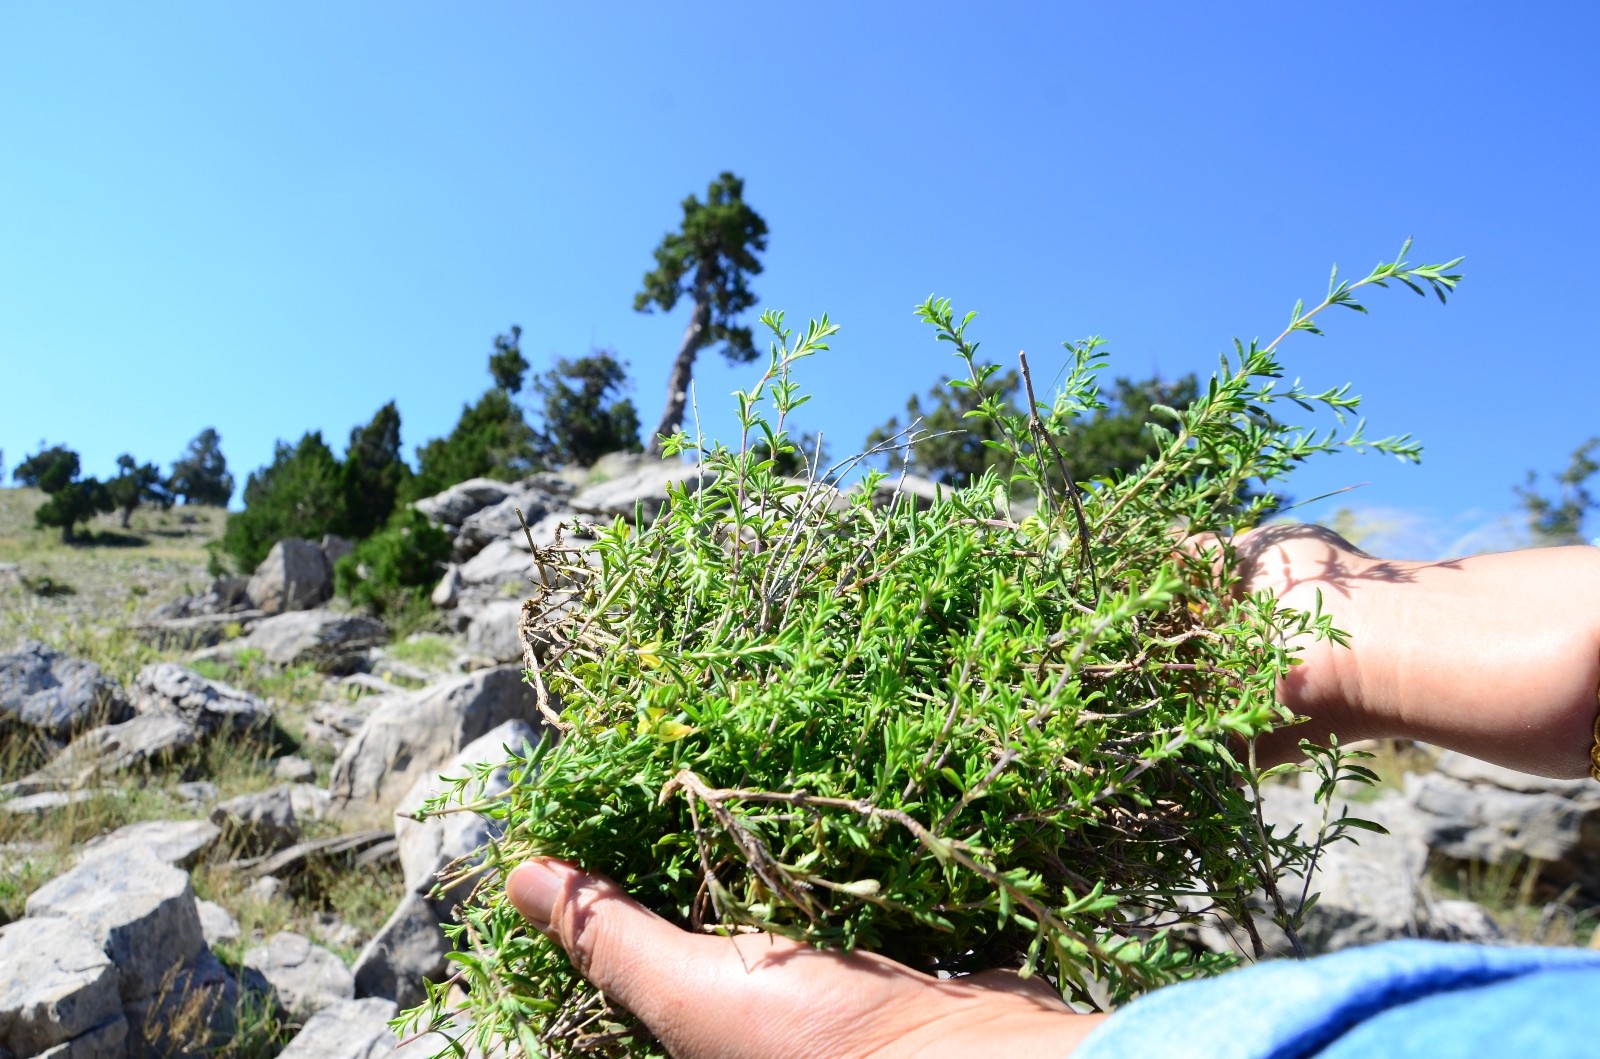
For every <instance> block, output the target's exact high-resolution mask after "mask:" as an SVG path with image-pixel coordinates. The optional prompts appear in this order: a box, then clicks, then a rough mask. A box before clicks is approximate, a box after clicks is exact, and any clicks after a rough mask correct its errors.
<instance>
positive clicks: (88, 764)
mask: <svg viewBox="0 0 1600 1059" xmlns="http://www.w3.org/2000/svg"><path fill="white" fill-rule="evenodd" d="M196 738H197V735H196V732H195V729H194V727H193V726H191V725H190V724H189V723H188V722H187V721H184V720H182V719H181V718H178V717H162V716H156V715H151V714H145V715H141V716H138V717H135V718H133V720H131V721H123V722H122V723H121V724H109V725H105V726H103V727H100V728H91V729H89V730H88V731H87V732H83V733H80V734H79V735H78V737H77V738H76V739H74V740H73V741H72V742H71V743H70V744H68V746H67V748H66V749H65V750H63V751H62V752H61V753H59V754H57V755H56V756H55V757H53V758H51V759H50V760H49V761H48V762H47V763H46V764H45V766H44V767H43V768H41V769H39V770H38V771H37V772H34V773H33V774H32V775H30V776H28V777H25V778H24V779H23V780H20V781H17V783H15V784H10V785H8V786H11V787H14V788H15V787H18V786H19V785H20V786H31V787H32V790H31V791H28V790H20V789H19V790H17V791H16V793H19V794H23V793H34V792H36V791H41V790H52V789H59V788H62V787H82V786H84V785H85V784H87V783H89V782H90V781H91V780H92V779H94V777H95V776H97V775H104V774H110V773H114V772H122V771H125V770H127V769H130V768H134V767H135V766H139V765H144V764H146V763H148V762H151V761H159V760H161V759H163V758H169V757H172V756H173V755H175V754H178V753H180V752H182V751H184V750H187V749H188V748H189V747H191V746H193V745H194V743H195V740H196Z"/></svg>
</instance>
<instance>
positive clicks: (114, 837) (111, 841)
mask: <svg viewBox="0 0 1600 1059" xmlns="http://www.w3.org/2000/svg"><path fill="white" fill-rule="evenodd" d="M221 835H222V829H221V828H219V827H218V826H217V825H216V824H213V823H210V822H209V821H206V820H145V821H141V822H140V823H136V824H127V825H126V826H123V827H119V828H117V829H116V830H115V831H113V832H111V833H110V834H109V835H101V836H100V837H98V838H93V839H90V840H89V841H88V842H87V843H85V844H84V847H83V857H84V858H86V859H87V858H89V857H112V858H122V857H126V856H127V855H128V851H129V850H130V849H133V848H135V847H137V848H139V849H142V850H145V851H147V852H149V853H150V854H151V855H152V856H154V857H155V858H156V859H157V860H159V861H161V863H163V864H171V865H172V866H173V867H176V868H182V869H183V870H185V871H188V870H189V869H191V868H193V867H194V866H195V865H196V864H198V863H199V862H200V859H201V858H202V857H204V856H205V855H206V853H207V852H208V851H210V849H211V847H212V846H213V845H215V844H216V841H217V839H218V838H219V837H221Z"/></svg>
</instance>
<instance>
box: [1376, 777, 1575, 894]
mask: <svg viewBox="0 0 1600 1059" xmlns="http://www.w3.org/2000/svg"><path fill="white" fill-rule="evenodd" d="M1406 793H1407V795H1408V796H1409V797H1410V798H1411V800H1412V802H1413V803H1414V804H1415V805H1416V808H1417V812H1418V814H1419V817H1420V820H1421V824H1422V829H1423V838H1424V840H1425V841H1426V842H1427V844H1428V846H1429V847H1430V848H1431V849H1432V850H1433V851H1434V852H1435V853H1438V854H1441V855H1443V856H1446V857H1451V858H1453V859H1456V860H1463V861H1478V862H1482V863H1488V864H1498V863H1502V862H1505V861H1507V860H1509V859H1513V858H1516V859H1522V858H1531V859H1535V860H1538V861H1540V862H1541V863H1540V868H1539V873H1540V876H1541V877H1542V878H1543V879H1545V880H1547V881H1548V882H1550V883H1552V884H1554V885H1557V886H1561V887H1566V886H1577V887H1578V889H1579V891H1580V892H1582V893H1584V894H1585V895H1587V896H1588V897H1590V898H1600V786H1597V785H1596V784H1595V783H1594V782H1593V781H1592V780H1556V779H1547V778H1544V777H1541V776H1529V775H1526V774H1524V773H1520V772H1514V771H1512V770H1511V769H1506V768H1501V767H1500V766H1498V765H1491V764H1488V763H1487V762H1482V761H1478V760H1476V759H1473V758H1469V757H1467V756H1465V755H1463V754H1457V753H1453V752H1446V753H1444V754H1442V755H1440V757H1439V760H1438V762H1437V763H1436V764H1435V771H1433V772H1430V773H1427V774H1425V775H1422V776H1414V777H1412V778H1411V779H1410V781H1409V782H1408V784H1407V788H1406Z"/></svg>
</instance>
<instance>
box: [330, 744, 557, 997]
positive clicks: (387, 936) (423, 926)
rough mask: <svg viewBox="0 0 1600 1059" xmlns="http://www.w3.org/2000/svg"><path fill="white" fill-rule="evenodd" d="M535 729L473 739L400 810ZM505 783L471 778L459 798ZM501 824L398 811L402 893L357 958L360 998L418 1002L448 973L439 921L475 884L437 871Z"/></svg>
mask: <svg viewBox="0 0 1600 1059" xmlns="http://www.w3.org/2000/svg"><path fill="white" fill-rule="evenodd" d="M539 731H540V730H539V729H538V728H536V727H535V726H533V725H531V724H529V723H527V722H525V721H520V720H513V721H508V722H506V723H505V724H502V725H500V726H498V727H497V728H495V729H494V730H493V731H491V732H489V733H488V734H486V735H484V736H481V737H480V738H478V739H475V740H473V742H471V743H470V744H468V745H467V746H466V747H465V748H463V749H462V750H461V752H460V753H459V754H457V755H456V757H455V758H454V759H453V760H452V761H450V762H449V763H448V764H447V765H446V766H444V767H443V768H441V769H439V770H436V771H437V772H438V775H432V774H430V775H424V776H421V777H419V778H418V779H417V781H416V782H415V783H414V784H413V785H412V787H411V789H410V790H408V791H407V792H406V793H405V795H404V796H403V797H402V798H401V799H400V802H399V808H400V812H401V813H413V812H415V811H416V810H419V809H421V808H422V805H423V803H424V802H426V801H427V800H428V799H429V798H432V797H435V796H437V795H439V794H442V793H444V792H445V791H446V790H448V789H449V783H448V782H447V781H448V780H449V779H450V778H452V777H461V776H468V775H473V774H474V767H475V766H476V765H479V764H481V763H485V762H489V763H500V762H504V761H506V760H508V758H509V757H510V755H511V754H513V753H517V752H518V751H519V750H522V749H523V748H525V747H528V746H530V745H531V744H533V743H535V742H537V741H538V739H539ZM508 786H509V779H508V777H507V775H506V770H504V769H496V770H495V771H494V772H492V773H490V774H489V776H488V778H487V779H486V780H484V781H482V782H479V781H477V780H473V781H472V782H470V783H469V784H468V786H467V788H466V790H465V792H464V797H463V801H465V802H476V801H479V800H481V799H485V798H493V797H495V796H496V795H499V794H501V793H503V792H504V791H505V790H506V788H507V787H508ZM500 831H501V829H500V827H499V825H498V824H497V823H496V822H495V821H492V820H490V819H489V818H487V817H484V816H480V815H479V814H477V813H460V812H457V813H450V814H447V815H444V816H436V817H431V818H428V819H423V820H417V819H414V818H412V817H411V816H405V815H402V816H399V817H398V819H397V820H396V823H395V837H396V839H397V840H398V843H399V847H400V871H401V873H402V875H403V876H404V878H405V886H406V897H405V899H404V900H403V901H402V902H401V903H400V906H399V907H398V908H396V909H395V912H394V914H393V915H392V916H391V917H390V918H389V921H388V922H387V923H385V924H384V925H383V927H382V928H381V929H380V930H379V931H378V933H377V934H376V935H375V936H374V937H373V939H372V941H371V942H369V943H368V945H367V947H366V948H365V949H363V950H362V952H361V955H360V956H359V957H358V958H357V959H356V964H355V975H356V986H357V990H358V991H359V994H360V995H361V996H382V997H388V998H389V999H391V1000H394V1001H396V1002H398V1003H399V1004H400V1005H402V1006H404V1007H410V1006H413V1005H414V1004H416V1003H417V1002H418V1001H420V1000H421V998H422V996H423V993H422V986H421V982H422V980H423V979H424V978H429V979H432V980H435V981H437V980H439V978H440V977H441V975H442V974H443V973H444V970H445V954H446V953H448V952H449V951H450V942H449V939H448V938H446V937H445V934H444V929H443V928H442V927H441V926H440V924H442V923H445V922H448V921H449V919H450V910H451V908H452V906H453V905H455V904H456V903H458V902H459V901H461V900H463V899H465V897H466V896H467V892H468V891H470V889H471V886H472V883H471V882H465V883H457V884H455V885H453V886H450V885H448V884H446V883H443V882H442V881H441V880H440V878H439V873H440V872H442V871H444V870H445V869H446V868H449V867H451V866H457V867H459V866H463V865H466V864H469V863H470V861H469V860H468V858H469V857H471V855H472V854H473V853H475V852H476V851H478V850H479V849H481V848H483V846H484V845H485V844H486V843H487V842H488V841H489V840H490V839H493V838H496V837H498V836H499V834H500Z"/></svg>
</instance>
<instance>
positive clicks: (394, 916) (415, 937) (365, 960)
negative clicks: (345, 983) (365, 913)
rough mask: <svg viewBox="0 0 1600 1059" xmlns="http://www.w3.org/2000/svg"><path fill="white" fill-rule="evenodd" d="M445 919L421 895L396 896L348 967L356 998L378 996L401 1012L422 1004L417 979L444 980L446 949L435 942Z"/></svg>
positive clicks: (420, 980) (420, 988)
mask: <svg viewBox="0 0 1600 1059" xmlns="http://www.w3.org/2000/svg"><path fill="white" fill-rule="evenodd" d="M444 921H445V920H444V919H443V918H441V917H440V915H439V909H438V907H437V906H436V905H435V903H434V902H432V901H430V900H428V899H427V898H426V897H423V896H422V895H421V894H415V893H408V894H406V895H405V896H404V897H403V898H401V899H400V903H399V904H398V905H397V906H395V910H394V911H393V912H392V913H390V915H389V918H388V919H387V920H386V921H385V922H384V924H383V926H382V927H380V928H378V933H377V934H376V935H375V936H374V937H373V939H372V940H371V941H370V942H368V943H367V947H366V948H364V949H362V950H361V955H360V956H359V957H357V958H356V962H355V965H354V966H353V967H352V968H351V971H352V973H353V974H354V975H355V979H356V996H358V997H383V998H385V999H388V1000H393V1001H394V1002H395V1003H396V1004H398V1005H399V1006H400V1007H402V1008H410V1007H416V1006H417V1005H418V1004H420V1003H422V1001H423V1000H424V999H425V998H426V996H427V993H426V991H425V989H424V988H423V985H422V980H423V979H424V978H426V979H428V980H429V981H434V982H438V981H442V980H444V979H445V978H446V977H448V972H447V971H446V967H447V966H448V964H447V961H446V960H445V953H447V952H449V951H450V950H449V948H448V946H441V945H440V944H439V941H440V939H441V938H443V937H444V932H443V931H442V930H441V929H440V926H439V924H440V923H442V922H444Z"/></svg>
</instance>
